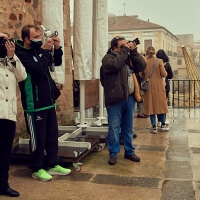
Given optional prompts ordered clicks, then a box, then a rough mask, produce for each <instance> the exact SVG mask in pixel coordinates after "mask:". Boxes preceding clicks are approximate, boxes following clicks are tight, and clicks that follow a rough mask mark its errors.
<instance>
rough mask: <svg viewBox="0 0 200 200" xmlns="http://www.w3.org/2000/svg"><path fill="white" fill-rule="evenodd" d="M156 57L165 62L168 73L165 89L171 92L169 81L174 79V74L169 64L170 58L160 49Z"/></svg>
mask: <svg viewBox="0 0 200 200" xmlns="http://www.w3.org/2000/svg"><path fill="white" fill-rule="evenodd" d="M156 57H157V58H160V59H162V60H163V63H164V67H165V70H166V72H167V77H166V78H165V89H166V91H167V92H169V91H170V85H169V79H172V78H173V76H174V75H173V72H172V68H171V65H170V64H169V57H168V56H167V55H166V53H165V51H164V50H163V49H159V50H158V51H157V53H156Z"/></svg>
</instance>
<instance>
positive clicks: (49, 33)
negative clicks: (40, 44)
mask: <svg viewBox="0 0 200 200" xmlns="http://www.w3.org/2000/svg"><path fill="white" fill-rule="evenodd" d="M40 26H41V27H42V28H43V30H44V37H46V38H51V37H54V36H58V31H52V30H49V29H46V28H44V26H43V25H40Z"/></svg>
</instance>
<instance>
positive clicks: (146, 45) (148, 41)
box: [144, 40, 152, 50]
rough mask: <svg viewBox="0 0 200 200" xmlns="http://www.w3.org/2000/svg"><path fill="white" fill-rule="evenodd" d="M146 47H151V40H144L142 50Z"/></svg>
mask: <svg viewBox="0 0 200 200" xmlns="http://www.w3.org/2000/svg"><path fill="white" fill-rule="evenodd" d="M147 47H152V40H144V49H145V50H146V49H147Z"/></svg>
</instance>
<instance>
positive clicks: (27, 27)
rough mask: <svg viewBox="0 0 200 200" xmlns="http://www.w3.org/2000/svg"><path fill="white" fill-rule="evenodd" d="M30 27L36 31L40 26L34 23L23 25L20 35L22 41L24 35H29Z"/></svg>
mask: <svg viewBox="0 0 200 200" xmlns="http://www.w3.org/2000/svg"><path fill="white" fill-rule="evenodd" d="M31 28H34V29H35V30H36V31H39V30H40V28H39V27H38V26H36V25H30V24H28V25H25V26H24V27H23V28H22V30H21V37H22V40H23V41H24V40H25V38H26V37H28V38H29V37H30V29H31Z"/></svg>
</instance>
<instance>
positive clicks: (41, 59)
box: [16, 25, 71, 181]
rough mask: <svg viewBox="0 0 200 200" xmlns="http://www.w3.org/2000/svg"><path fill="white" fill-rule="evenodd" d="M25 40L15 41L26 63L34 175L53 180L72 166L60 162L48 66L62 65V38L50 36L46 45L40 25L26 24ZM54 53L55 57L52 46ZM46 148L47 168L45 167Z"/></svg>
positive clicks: (24, 92)
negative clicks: (66, 166) (65, 166)
mask: <svg viewBox="0 0 200 200" xmlns="http://www.w3.org/2000/svg"><path fill="white" fill-rule="evenodd" d="M21 34H22V40H23V41H19V40H18V41H16V55H17V56H18V57H19V59H20V60H21V62H22V64H23V65H24V67H25V69H26V72H27V78H26V80H24V81H22V82H21V83H19V87H20V91H21V99H22V106H23V109H24V116H25V121H26V126H27V131H28V133H29V134H30V147H31V163H30V168H31V169H32V172H33V173H32V177H33V178H35V179H39V180H42V181H48V180H51V179H52V176H51V175H54V174H58V175H67V174H69V173H70V172H71V170H70V169H65V168H62V167H61V166H59V165H58V161H59V158H58V156H57V153H58V124H57V118H56V111H55V106H56V103H55V99H56V97H55V89H56V87H55V82H54V81H53V79H52V78H51V75H50V72H49V67H50V66H51V65H52V62H53V60H54V62H55V65H56V66H59V65H61V64H62V54H63V51H62V49H61V47H60V40H59V38H58V37H56V36H54V37H52V38H48V39H47V40H46V42H45V44H44V46H43V48H41V46H42V41H41V32H40V30H39V28H38V27H37V26H34V25H26V26H24V27H23V28H22V31H21ZM53 46H54V56H53V57H52V54H51V52H52V47H53ZM44 151H45V152H46V156H47V164H48V171H45V170H44V169H43V160H44Z"/></svg>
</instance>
